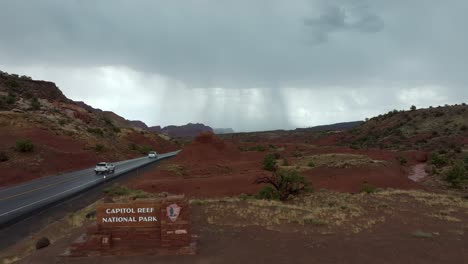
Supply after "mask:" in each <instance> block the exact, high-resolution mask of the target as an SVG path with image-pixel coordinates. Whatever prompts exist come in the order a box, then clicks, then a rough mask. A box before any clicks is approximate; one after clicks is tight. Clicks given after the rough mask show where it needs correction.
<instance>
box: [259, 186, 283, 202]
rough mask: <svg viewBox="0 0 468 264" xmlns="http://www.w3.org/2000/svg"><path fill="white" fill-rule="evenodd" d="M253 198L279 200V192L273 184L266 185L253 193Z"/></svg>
mask: <svg viewBox="0 0 468 264" xmlns="http://www.w3.org/2000/svg"><path fill="white" fill-rule="evenodd" d="M255 198H257V199H261V200H279V199H280V194H279V192H278V191H277V190H276V189H275V188H274V187H273V186H271V185H266V186H263V188H262V189H261V190H260V191H259V192H258V193H257V194H256V195H255Z"/></svg>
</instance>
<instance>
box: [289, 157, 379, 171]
mask: <svg viewBox="0 0 468 264" xmlns="http://www.w3.org/2000/svg"><path fill="white" fill-rule="evenodd" d="M384 163H385V161H381V160H373V159H371V158H369V157H368V156H365V155H357V154H346V153H329V154H319V155H312V156H305V157H301V158H299V159H298V161H297V162H296V163H294V164H291V165H290V166H285V167H291V168H293V167H294V168H296V169H298V170H306V169H310V168H311V167H330V168H331V167H333V168H355V167H363V166H369V165H371V166H379V165H382V164H384ZM280 164H281V163H280Z"/></svg>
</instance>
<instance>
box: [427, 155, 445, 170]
mask: <svg viewBox="0 0 468 264" xmlns="http://www.w3.org/2000/svg"><path fill="white" fill-rule="evenodd" d="M429 162H430V163H431V164H433V165H435V166H436V167H437V168H440V167H443V166H445V165H447V164H448V161H447V159H446V158H445V157H444V156H442V155H438V154H437V153H432V154H431V156H430V158H429Z"/></svg>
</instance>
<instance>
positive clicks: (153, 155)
mask: <svg viewBox="0 0 468 264" xmlns="http://www.w3.org/2000/svg"><path fill="white" fill-rule="evenodd" d="M157 157H158V153H156V151H150V152H149V153H148V158H150V159H151V158H157Z"/></svg>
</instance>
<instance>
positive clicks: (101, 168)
mask: <svg viewBox="0 0 468 264" xmlns="http://www.w3.org/2000/svg"><path fill="white" fill-rule="evenodd" d="M94 172H95V173H96V174H101V173H114V172H115V165H114V164H112V163H109V162H99V163H98V164H96V167H95V168H94Z"/></svg>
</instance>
